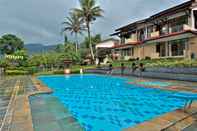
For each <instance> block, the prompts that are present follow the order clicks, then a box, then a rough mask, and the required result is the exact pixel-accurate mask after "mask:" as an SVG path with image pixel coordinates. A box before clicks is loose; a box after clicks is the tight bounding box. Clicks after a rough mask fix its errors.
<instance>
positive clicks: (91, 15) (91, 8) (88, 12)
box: [73, 0, 103, 60]
mask: <svg viewBox="0 0 197 131" xmlns="http://www.w3.org/2000/svg"><path fill="white" fill-rule="evenodd" d="M79 3H80V8H75V9H74V10H73V12H74V14H76V15H77V16H78V17H79V18H81V19H82V20H83V21H84V23H85V25H86V28H87V33H88V47H89V49H90V53H91V56H92V60H94V59H95V58H94V51H93V45H92V40H91V29H90V24H92V23H93V21H95V20H96V19H97V18H98V17H101V16H102V13H103V10H102V9H101V8H100V6H97V5H96V1H95V0H79Z"/></svg>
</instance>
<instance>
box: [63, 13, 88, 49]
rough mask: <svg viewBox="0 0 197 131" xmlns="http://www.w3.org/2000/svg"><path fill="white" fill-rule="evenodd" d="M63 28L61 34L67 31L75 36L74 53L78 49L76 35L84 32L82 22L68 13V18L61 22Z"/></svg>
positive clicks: (74, 15) (73, 14)
mask: <svg viewBox="0 0 197 131" xmlns="http://www.w3.org/2000/svg"><path fill="white" fill-rule="evenodd" d="M63 24H64V28H63V32H67V31H69V32H70V33H71V35H73V34H74V35H75V40H76V52H77V49H78V34H82V31H84V30H85V28H84V26H83V20H82V19H81V18H80V17H78V16H77V15H76V14H75V13H70V16H69V17H67V21H65V22H63Z"/></svg>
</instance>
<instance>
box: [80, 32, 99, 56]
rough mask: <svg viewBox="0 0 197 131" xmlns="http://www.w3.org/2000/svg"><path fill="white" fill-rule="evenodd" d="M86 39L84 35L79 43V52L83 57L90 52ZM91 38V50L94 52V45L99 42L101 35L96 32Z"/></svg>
mask: <svg viewBox="0 0 197 131" xmlns="http://www.w3.org/2000/svg"><path fill="white" fill-rule="evenodd" d="M88 39H89V38H88V37H85V39H84V41H83V42H82V43H81V45H80V49H79V53H80V55H81V58H83V59H85V58H86V57H87V55H89V54H90V51H89V40H88ZM91 40H92V46H93V52H94V54H95V52H96V48H95V47H96V44H98V43H100V42H101V35H100V34H96V35H95V36H93V37H91Z"/></svg>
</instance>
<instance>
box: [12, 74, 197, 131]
mask: <svg viewBox="0 0 197 131" xmlns="http://www.w3.org/2000/svg"><path fill="white" fill-rule="evenodd" d="M137 79H138V78H137ZM147 80H149V79H140V81H147ZM32 82H33V84H34V86H35V87H36V89H37V91H34V92H30V93H28V94H24V95H19V96H18V97H17V99H16V103H15V105H14V106H13V108H14V113H13V118H12V124H11V126H10V131H34V128H33V121H32V113H31V107H30V102H29V96H32V95H37V94H42V93H44V94H47V93H51V92H52V90H51V89H49V88H48V87H46V86H45V85H43V84H42V82H41V81H39V80H38V79H36V77H32ZM171 82H173V81H171ZM131 84H137V83H131ZM147 88H160V89H162V90H172V91H188V92H193V93H197V89H194V88H192V87H191V88H190V87H189V88H188V87H187V84H186V85H184V84H183V85H180V86H179V85H176V86H175V85H173V86H168V87H166V88H161V87H157V86H147ZM195 111H197V102H195V103H194V104H193V105H192V108H191V109H188V110H187V112H184V111H183V110H176V111H174V112H170V113H167V114H164V115H162V116H160V117H157V118H155V119H152V120H150V121H146V122H144V123H142V124H139V125H137V126H135V127H131V128H128V129H125V130H126V131H161V129H164V128H166V127H168V126H170V125H171V124H173V123H174V122H176V121H177V120H181V119H183V118H185V119H184V120H183V121H180V122H178V123H177V124H175V125H173V126H172V127H170V128H168V129H167V130H166V131H181V129H183V128H185V127H187V126H189V125H190V124H191V123H193V122H194V120H195V118H193V117H192V116H191V117H188V116H189V115H190V114H191V113H194V112H195Z"/></svg>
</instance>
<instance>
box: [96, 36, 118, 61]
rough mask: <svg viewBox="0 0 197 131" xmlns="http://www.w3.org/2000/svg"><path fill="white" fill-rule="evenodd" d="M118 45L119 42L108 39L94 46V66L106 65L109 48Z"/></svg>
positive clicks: (109, 56)
mask: <svg viewBox="0 0 197 131" xmlns="http://www.w3.org/2000/svg"><path fill="white" fill-rule="evenodd" d="M117 45H119V40H117V39H113V38H109V39H106V40H103V41H101V42H100V43H97V44H96V64H106V63H107V62H108V61H109V58H111V48H113V47H115V46H117Z"/></svg>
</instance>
